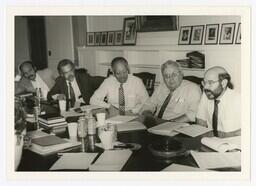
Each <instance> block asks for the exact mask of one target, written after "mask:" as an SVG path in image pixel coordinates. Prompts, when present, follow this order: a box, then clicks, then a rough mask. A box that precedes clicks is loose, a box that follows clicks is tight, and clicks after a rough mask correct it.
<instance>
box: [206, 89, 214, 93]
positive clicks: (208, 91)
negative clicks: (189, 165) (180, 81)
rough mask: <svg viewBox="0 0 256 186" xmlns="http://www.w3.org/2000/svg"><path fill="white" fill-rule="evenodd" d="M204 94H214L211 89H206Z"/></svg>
mask: <svg viewBox="0 0 256 186" xmlns="http://www.w3.org/2000/svg"><path fill="white" fill-rule="evenodd" d="M204 92H205V93H211V94H213V92H212V91H211V90H209V89H204Z"/></svg>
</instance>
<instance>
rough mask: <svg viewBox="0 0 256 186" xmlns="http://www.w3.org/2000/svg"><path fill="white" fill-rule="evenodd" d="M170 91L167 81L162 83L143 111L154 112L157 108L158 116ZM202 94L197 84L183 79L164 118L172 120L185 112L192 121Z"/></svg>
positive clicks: (173, 94) (174, 92)
mask: <svg viewBox="0 0 256 186" xmlns="http://www.w3.org/2000/svg"><path fill="white" fill-rule="evenodd" d="M169 93H170V90H169V89H168V88H167V86H166V85H165V83H162V84H160V86H159V87H158V88H157V89H156V90H155V92H154V93H153V95H152V96H151V97H150V98H149V99H148V100H147V101H146V103H145V104H144V106H143V108H142V110H141V112H143V111H145V110H150V111H151V112H152V113H154V111H155V110H156V116H157V115H158V113H159V111H160V109H161V107H162V105H163V103H164V101H165V99H166V97H167V96H168V94H169ZM201 95H202V92H201V90H200V88H199V86H198V85H197V84H195V83H192V82H190V81H187V80H182V82H181V84H180V86H179V87H178V88H177V89H175V90H174V91H173V93H172V97H171V100H170V102H169V103H168V105H167V107H166V109H165V112H164V114H163V117H162V118H163V119H165V120H170V119H175V118H177V117H180V116H182V115H184V114H185V115H186V116H187V117H188V118H189V120H190V121H195V116H196V113H197V108H198V104H199V101H200V98H201Z"/></svg>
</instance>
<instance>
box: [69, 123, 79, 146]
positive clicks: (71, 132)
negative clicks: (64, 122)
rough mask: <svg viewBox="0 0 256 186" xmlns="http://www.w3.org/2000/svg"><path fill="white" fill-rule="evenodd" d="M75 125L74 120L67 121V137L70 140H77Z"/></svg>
mask: <svg viewBox="0 0 256 186" xmlns="http://www.w3.org/2000/svg"><path fill="white" fill-rule="evenodd" d="M77 125H78V124H77V123H76V122H72V123H68V134H69V139H71V140H72V141H77Z"/></svg>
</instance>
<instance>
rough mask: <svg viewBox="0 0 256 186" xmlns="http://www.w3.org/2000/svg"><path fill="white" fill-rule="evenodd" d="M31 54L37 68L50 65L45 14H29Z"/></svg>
mask: <svg viewBox="0 0 256 186" xmlns="http://www.w3.org/2000/svg"><path fill="white" fill-rule="evenodd" d="M27 18H28V31H29V41H30V56H31V60H32V62H33V63H34V64H35V66H36V67H37V69H39V70H40V69H44V68H47V67H48V63H47V49H46V33H45V32H46V31H45V19H44V17H43V16H28V17H27Z"/></svg>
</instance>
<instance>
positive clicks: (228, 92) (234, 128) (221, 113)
mask: <svg viewBox="0 0 256 186" xmlns="http://www.w3.org/2000/svg"><path fill="white" fill-rule="evenodd" d="M202 85H203V87H204V94H203V96H202V98H201V100H200V104H199V107H198V113H197V116H196V118H197V124H200V125H202V126H205V127H209V128H212V129H213V134H214V136H219V137H229V136H236V135H240V134H241V130H240V128H241V119H240V116H241V112H240V94H238V93H237V92H236V91H235V90H233V85H232V83H231V77H230V75H229V74H228V73H227V71H226V70H225V69H224V68H223V67H219V66H215V67H212V68H210V69H208V70H207V71H206V72H205V75H204V80H203V81H202Z"/></svg>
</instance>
